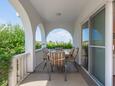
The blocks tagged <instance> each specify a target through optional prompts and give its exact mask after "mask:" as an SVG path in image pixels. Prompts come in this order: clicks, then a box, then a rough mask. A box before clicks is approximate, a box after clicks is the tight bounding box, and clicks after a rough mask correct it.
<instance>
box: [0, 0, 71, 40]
mask: <svg viewBox="0 0 115 86" xmlns="http://www.w3.org/2000/svg"><path fill="white" fill-rule="evenodd" d="M16 13H17V12H16V10H15V9H14V8H13V6H12V5H11V4H10V3H9V1H8V0H1V2H0V24H13V25H15V24H19V25H21V26H23V24H22V22H21V19H20V17H18V16H17V15H16ZM36 40H37V41H41V31H40V28H39V27H38V28H37V30H36ZM70 40H72V36H71V35H70V33H69V32H68V31H66V30H63V29H60V28H58V29H56V30H53V31H52V32H50V33H49V35H48V37H47V41H54V42H55V41H58V42H60V41H64V42H68V41H70Z"/></svg>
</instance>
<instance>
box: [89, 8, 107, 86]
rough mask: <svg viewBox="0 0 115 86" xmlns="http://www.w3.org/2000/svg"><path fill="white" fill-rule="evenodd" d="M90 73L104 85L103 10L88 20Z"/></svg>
mask: <svg viewBox="0 0 115 86" xmlns="http://www.w3.org/2000/svg"><path fill="white" fill-rule="evenodd" d="M89 49H90V72H91V74H92V75H93V76H94V77H95V78H96V79H97V80H99V81H100V82H101V83H102V84H103V85H104V84H105V83H104V82H105V9H103V10H101V11H99V12H98V13H96V14H95V15H93V16H92V17H91V18H90V45H89Z"/></svg>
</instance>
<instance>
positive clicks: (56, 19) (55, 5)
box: [30, 0, 87, 23]
mask: <svg viewBox="0 0 115 86" xmlns="http://www.w3.org/2000/svg"><path fill="white" fill-rule="evenodd" d="M30 1H31V3H32V5H33V6H34V8H35V9H36V10H37V12H38V14H39V15H40V17H41V18H42V19H43V21H44V22H50V23H63V22H72V21H75V20H76V19H77V17H78V16H79V14H80V12H81V11H82V9H83V8H84V7H85V6H86V3H87V0H30Z"/></svg>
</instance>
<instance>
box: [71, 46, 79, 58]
mask: <svg viewBox="0 0 115 86" xmlns="http://www.w3.org/2000/svg"><path fill="white" fill-rule="evenodd" d="M78 53H79V48H75V49H74V51H73V54H72V57H73V58H74V59H75V58H76V57H77V55H78Z"/></svg>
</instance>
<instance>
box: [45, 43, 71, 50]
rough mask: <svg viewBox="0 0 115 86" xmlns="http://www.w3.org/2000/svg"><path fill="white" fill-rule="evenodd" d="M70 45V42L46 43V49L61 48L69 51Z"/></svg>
mask: <svg viewBox="0 0 115 86" xmlns="http://www.w3.org/2000/svg"><path fill="white" fill-rule="evenodd" d="M72 47H73V46H72V43H71V41H70V42H68V43H64V42H52V41H50V42H48V43H47V48H49V49H54V48H63V49H70V48H72Z"/></svg>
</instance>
